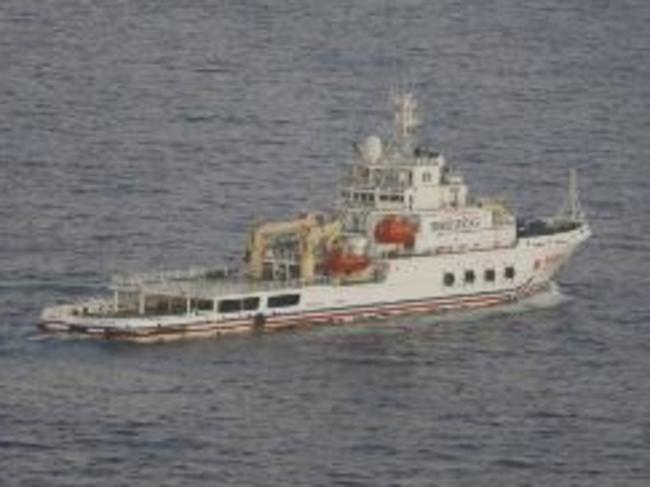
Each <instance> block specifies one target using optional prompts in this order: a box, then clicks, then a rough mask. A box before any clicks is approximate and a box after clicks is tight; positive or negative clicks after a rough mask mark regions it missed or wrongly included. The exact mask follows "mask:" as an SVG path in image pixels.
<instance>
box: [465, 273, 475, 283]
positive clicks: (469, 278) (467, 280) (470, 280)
mask: <svg viewBox="0 0 650 487" xmlns="http://www.w3.org/2000/svg"><path fill="white" fill-rule="evenodd" d="M475 280H476V274H474V271H472V270H467V271H465V284H474V281H475Z"/></svg>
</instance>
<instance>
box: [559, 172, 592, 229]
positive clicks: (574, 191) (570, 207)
mask: <svg viewBox="0 0 650 487" xmlns="http://www.w3.org/2000/svg"><path fill="white" fill-rule="evenodd" d="M555 218H556V219H557V220H562V219H565V218H568V219H569V220H570V221H574V222H584V221H585V213H584V211H583V209H582V204H581V203H580V194H579V191H578V172H577V171H576V169H575V168H572V169H570V170H569V190H568V192H567V195H566V200H565V201H564V204H563V205H562V207H561V208H560V210H559V211H558V212H557V214H556V215H555Z"/></svg>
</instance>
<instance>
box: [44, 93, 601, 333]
mask: <svg viewBox="0 0 650 487" xmlns="http://www.w3.org/2000/svg"><path fill="white" fill-rule="evenodd" d="M389 104H390V106H391V108H392V114H393V125H394V130H393V134H392V136H390V137H386V140H382V138H381V137H379V136H377V135H370V136H368V137H366V138H365V139H363V140H361V141H360V142H358V143H356V144H354V145H353V154H351V156H350V159H351V160H350V162H349V163H348V164H347V165H346V170H345V172H344V175H343V177H342V178H341V180H340V183H339V186H338V188H337V194H336V197H335V199H334V204H333V205H332V208H333V209H332V210H330V211H325V212H307V213H303V214H297V215H296V216H295V217H294V218H289V219H286V220H284V221H267V222H261V223H256V224H254V225H253V226H252V228H251V229H250V233H249V234H248V235H247V242H246V251H245V253H243V254H244V255H242V257H241V259H238V260H239V262H240V264H239V265H236V266H234V267H225V268H222V267H217V268H213V267H208V268H197V267H195V268H191V269H188V270H182V271H169V270H168V271H160V272H144V273H120V274H116V275H114V276H112V278H111V280H110V283H109V284H108V286H107V292H106V295H105V296H102V297H98V298H87V299H81V300H78V301H76V302H69V303H64V304H56V305H52V306H49V307H47V308H45V309H44V310H43V312H42V313H41V317H40V321H39V326H40V328H41V329H42V330H44V331H47V332H65V333H73V334H78V335H84V336H90V337H97V338H102V339H107V340H122V341H130V342H136V343H151V342H160V341H163V342H164V341H171V340H179V339H190V338H207V337H220V336H226V335H232V334H242V333H244V334H245V333H259V332H268V331H275V330H283V329H294V328H299V327H311V326H317V325H333V324H347V323H352V322H358V321H363V322H369V321H370V322H372V321H379V320H382V319H383V320H386V319H389V320H390V319H392V318H393V317H396V316H401V315H408V314H416V313H427V314H431V315H436V314H439V313H447V312H451V311H455V310H469V309H477V308H487V307H495V306H499V305H504V304H507V303H512V302H515V301H518V300H521V299H525V298H528V297H530V296H533V295H535V294H537V293H541V292H544V291H547V290H548V289H549V287H550V286H552V285H553V278H554V276H555V275H556V274H557V273H558V271H559V270H560V268H561V267H562V266H563V265H564V264H565V263H566V262H567V260H568V259H569V257H570V256H571V255H572V254H573V253H574V252H575V251H576V250H577V249H578V248H579V247H580V245H581V244H582V243H583V242H584V241H585V240H587V239H588V238H589V237H590V234H591V231H590V228H589V224H588V222H587V219H586V217H585V213H584V211H583V210H582V207H581V205H580V201H579V197H578V187H577V177H576V173H575V171H573V170H572V171H570V173H569V188H568V192H567V196H566V199H565V201H564V204H563V205H562V206H561V207H560V209H559V210H558V211H557V213H555V214H554V215H552V216H547V217H544V218H540V217H533V218H517V216H516V214H515V212H514V211H513V210H512V209H511V208H510V207H509V205H507V204H506V202H505V201H504V200H503V199H502V198H494V197H492V198H490V197H474V196H473V195H471V194H470V192H469V189H468V186H467V184H466V183H465V179H464V177H463V174H462V173H461V172H460V171H458V170H454V169H452V168H451V167H450V166H449V165H447V162H446V161H445V158H444V156H443V154H442V153H441V152H438V151H436V150H433V149H431V148H428V147H427V146H424V145H420V143H419V142H418V138H417V132H418V128H419V127H420V126H421V125H422V124H421V115H420V112H421V110H420V106H419V104H418V101H417V100H416V98H415V96H414V94H413V93H409V92H395V91H394V92H392V93H391V95H390V97H389Z"/></svg>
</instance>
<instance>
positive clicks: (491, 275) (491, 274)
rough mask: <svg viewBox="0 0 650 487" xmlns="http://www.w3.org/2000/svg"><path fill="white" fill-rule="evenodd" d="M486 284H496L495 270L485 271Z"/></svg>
mask: <svg viewBox="0 0 650 487" xmlns="http://www.w3.org/2000/svg"><path fill="white" fill-rule="evenodd" d="M484 277H485V282H494V281H495V280H496V277H497V275H496V272H494V269H485V274H484Z"/></svg>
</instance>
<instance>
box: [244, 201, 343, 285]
mask: <svg viewBox="0 0 650 487" xmlns="http://www.w3.org/2000/svg"><path fill="white" fill-rule="evenodd" d="M341 228H342V227H341V222H340V220H338V219H336V220H333V221H331V222H328V223H320V222H319V219H318V218H317V216H316V215H315V214H314V213H308V214H306V215H305V216H304V217H301V218H298V219H296V220H290V221H278V222H267V223H263V224H261V225H257V226H255V227H254V228H253V229H252V230H251V233H250V236H249V239H248V273H249V276H250V277H251V278H252V279H261V278H262V274H263V268H264V254H265V252H266V249H267V247H268V245H269V244H270V243H271V242H273V240H274V239H276V238H278V237H281V236H284V235H296V236H297V237H298V240H299V251H300V277H301V279H303V280H306V281H309V280H312V279H313V278H314V270H315V267H316V251H317V249H318V248H319V246H321V245H323V244H325V245H329V244H330V243H331V242H332V241H333V240H334V239H335V238H336V237H337V236H338V235H339V234H340V233H341Z"/></svg>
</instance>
